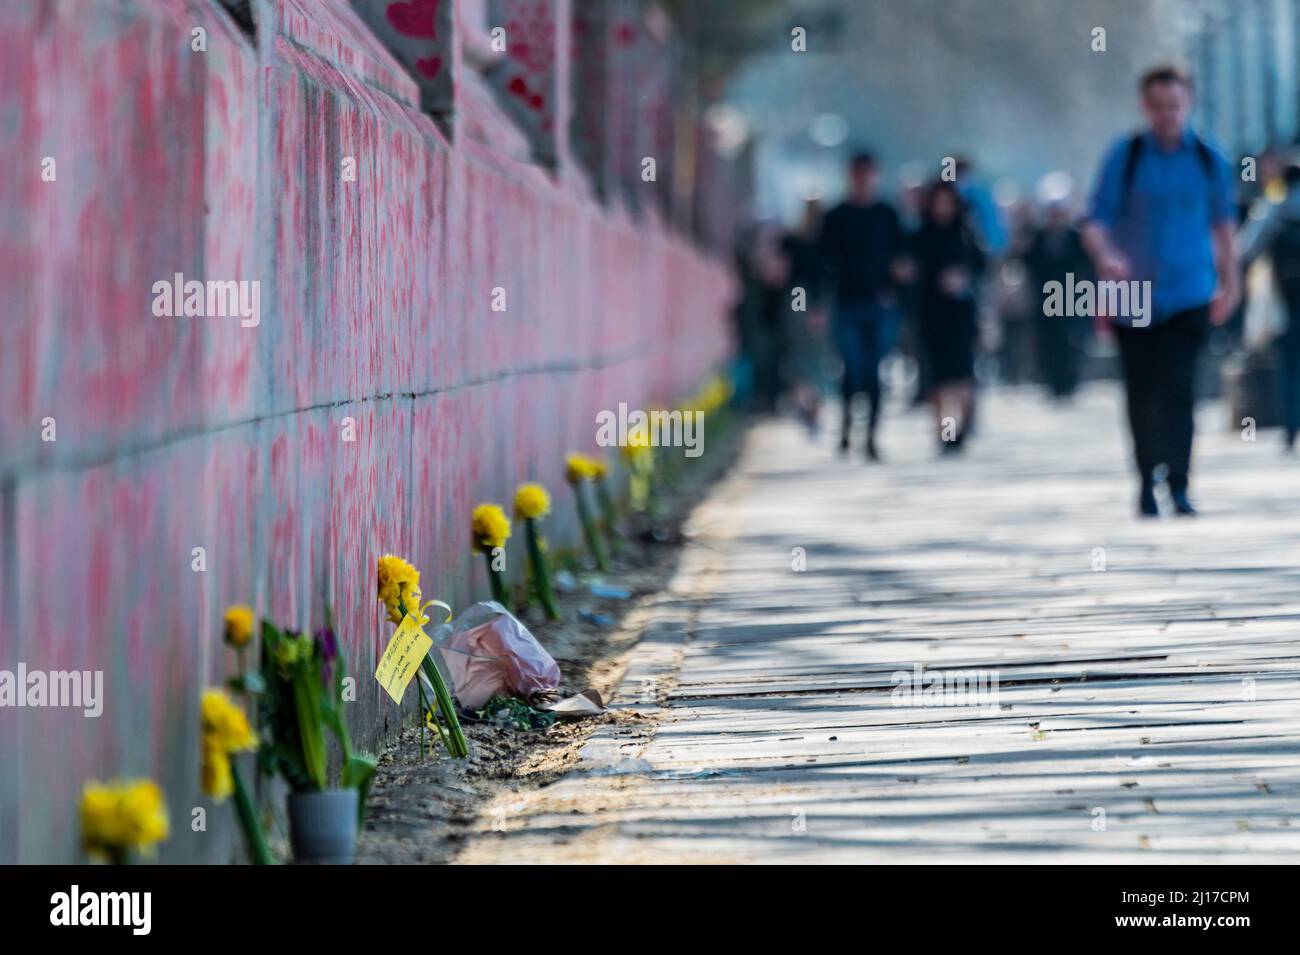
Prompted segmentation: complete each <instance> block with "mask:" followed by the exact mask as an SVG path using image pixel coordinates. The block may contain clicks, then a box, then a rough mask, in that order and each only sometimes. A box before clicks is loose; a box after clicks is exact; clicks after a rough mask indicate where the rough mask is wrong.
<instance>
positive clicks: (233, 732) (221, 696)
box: [200, 690, 257, 753]
mask: <svg viewBox="0 0 1300 955" xmlns="http://www.w3.org/2000/svg"><path fill="white" fill-rule="evenodd" d="M200 711H201V716H200V720H201V725H202V727H203V738H204V740H205V741H211V742H212V743H213V744H214V745H215V746H216V747H217V748H218V749H220V750H222V751H223V752H226V753H242V752H246V751H247V750H250V749H253V748H254V747H255V746H257V735H256V734H255V733H254V732H253V728H252V727H251V726H249V725H248V717H247V716H245V715H244V711H243V710H242V709H240V708H239V704H238V703H236V702H235V701H234V700H232V699H231V698H230V697H229V696H228V695H227V694H226V691H225V690H205V691H204V693H203V700H202V703H201V704H200Z"/></svg>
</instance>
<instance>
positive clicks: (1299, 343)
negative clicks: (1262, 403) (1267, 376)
mask: <svg viewBox="0 0 1300 955" xmlns="http://www.w3.org/2000/svg"><path fill="white" fill-rule="evenodd" d="M1283 182H1284V184H1285V193H1284V195H1282V196H1280V197H1279V201H1277V202H1267V201H1266V202H1261V203H1259V204H1257V206H1256V207H1255V209H1254V210H1253V211H1252V214H1251V217H1250V219H1248V220H1247V222H1246V224H1245V226H1244V227H1243V228H1242V230H1241V233H1240V235H1239V239H1240V243H1241V258H1242V262H1243V264H1245V265H1249V264H1251V263H1253V262H1254V260H1255V259H1257V258H1259V257H1261V256H1264V255H1267V256H1268V257H1269V259H1270V260H1271V266H1272V272H1273V280H1274V282H1275V283H1276V288H1277V291H1278V294H1279V295H1280V296H1281V298H1282V303H1283V306H1284V308H1285V312H1286V325H1285V327H1284V328H1283V330H1282V331H1281V334H1279V335H1277V336H1276V337H1275V338H1274V343H1275V345H1276V347H1277V350H1278V358H1279V365H1280V374H1279V378H1280V381H1279V399H1280V402H1281V411H1282V426H1283V428H1284V433H1285V447H1286V450H1287V451H1293V450H1294V449H1295V442H1296V435H1297V433H1300V165H1291V166H1288V167H1286V171H1285V173H1284V175H1283Z"/></svg>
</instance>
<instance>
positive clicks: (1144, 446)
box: [1083, 66, 1240, 516]
mask: <svg viewBox="0 0 1300 955" xmlns="http://www.w3.org/2000/svg"><path fill="white" fill-rule="evenodd" d="M1139 93H1140V97H1141V105H1142V113H1143V115H1144V117H1145V118H1146V122H1147V127H1146V129H1144V130H1143V131H1141V132H1140V133H1138V134H1137V135H1134V136H1126V137H1124V138H1122V139H1121V140H1119V141H1118V142H1117V143H1115V144H1114V145H1113V146H1112V147H1111V148H1110V150H1109V152H1108V153H1107V154H1106V158H1105V160H1104V162H1103V164H1102V167H1101V171H1100V174H1099V176H1098V179H1097V185H1096V189H1095V192H1094V194H1093V198H1092V206H1091V209H1090V211H1089V213H1088V217H1087V220H1086V222H1085V224H1084V228H1083V238H1084V244H1085V247H1086V248H1087V249H1088V252H1089V255H1090V256H1091V258H1092V260H1093V263H1094V264H1095V266H1096V269H1097V272H1098V275H1099V278H1100V279H1101V280H1102V282H1103V283H1106V282H1123V283H1129V284H1128V285H1127V286H1126V288H1128V289H1129V290H1130V291H1129V294H1128V295H1127V296H1126V298H1127V299H1128V301H1130V302H1134V301H1138V300H1140V299H1139V298H1137V296H1140V295H1141V287H1135V286H1136V284H1137V283H1149V284H1146V285H1145V286H1144V287H1145V289H1147V290H1149V291H1150V295H1149V296H1148V297H1147V298H1146V299H1145V301H1146V306H1145V309H1146V311H1145V314H1144V315H1142V316H1138V315H1137V314H1136V313H1135V312H1134V310H1133V309H1130V314H1127V315H1112V316H1109V318H1110V322H1111V324H1112V326H1113V327H1114V330H1115V338H1116V342H1117V344H1118V345H1119V352H1120V363H1121V366H1122V367H1123V372H1124V384H1125V390H1126V394H1127V404H1128V420H1129V429H1130V431H1131V432H1132V435H1133V456H1134V460H1135V462H1136V465H1137V471H1138V479H1139V485H1140V488H1139V493H1138V513H1139V514H1141V515H1143V516H1155V515H1157V514H1158V513H1159V509H1158V506H1157V503H1156V497H1155V486H1156V469H1157V468H1158V467H1159V466H1160V465H1162V464H1163V465H1165V466H1166V467H1167V469H1168V470H1167V473H1166V480H1167V482H1168V488H1169V493H1170V497H1171V499H1172V501H1173V505H1174V510H1175V512H1176V513H1177V514H1181V515H1192V514H1195V513H1196V510H1195V508H1194V507H1193V506H1192V503H1191V500H1190V498H1189V497H1188V478H1189V471H1190V465H1191V455H1192V435H1193V411H1194V406H1195V391H1194V385H1195V378H1196V359H1197V353H1198V352H1199V350H1200V348H1201V345H1202V343H1203V342H1204V340H1205V337H1206V334H1207V331H1208V329H1207V321H1208V322H1210V323H1213V324H1215V325H1219V324H1222V323H1223V322H1224V321H1226V320H1227V319H1228V318H1229V317H1230V316H1231V314H1232V312H1233V310H1234V309H1235V308H1236V304H1237V301H1238V299H1239V298H1240V275H1239V274H1238V269H1237V256H1236V252H1235V250H1234V245H1233V232H1234V208H1233V196H1232V184H1231V183H1232V175H1231V172H1230V169H1229V166H1228V163H1227V161H1226V160H1225V159H1224V157H1223V155H1222V154H1221V153H1220V152H1219V151H1218V150H1216V149H1215V148H1214V147H1213V146H1211V145H1209V144H1208V143H1206V142H1205V141H1204V140H1203V139H1202V138H1201V137H1199V136H1198V135H1197V134H1196V133H1195V132H1193V131H1192V130H1191V129H1190V128H1189V127H1188V123H1187V121H1188V116H1189V114H1190V112H1191V106H1192V83H1191V79H1190V78H1189V77H1188V76H1187V74H1186V73H1184V72H1182V71H1181V70H1179V69H1178V68H1176V67H1172V66H1160V67H1156V68H1155V69H1152V70H1149V71H1147V72H1146V73H1145V74H1143V76H1142V78H1141V81H1140V82H1139ZM1098 298H1100V296H1098ZM1135 319H1136V321H1135Z"/></svg>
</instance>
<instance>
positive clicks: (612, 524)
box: [596, 477, 623, 557]
mask: <svg viewBox="0 0 1300 955" xmlns="http://www.w3.org/2000/svg"><path fill="white" fill-rule="evenodd" d="M596 499H597V500H598V501H599V502H600V511H601V515H602V516H603V518H604V521H605V537H606V539H607V540H608V541H609V549H610V552H611V553H612V554H613V555H614V556H615V557H617V556H618V555H619V553H620V552H621V551H622V549H623V535H622V534H620V533H619V532H618V508H617V507H615V506H614V496H613V495H612V494H610V493H609V484H608V483H607V482H606V480H605V479H604V478H603V477H602V478H599V479H598V480H597V481H596Z"/></svg>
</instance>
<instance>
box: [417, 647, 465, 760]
mask: <svg viewBox="0 0 1300 955" xmlns="http://www.w3.org/2000/svg"><path fill="white" fill-rule="evenodd" d="M420 668H421V669H423V670H424V675H425V676H427V677H428V678H429V683H430V684H432V686H433V695H434V699H435V700H436V701H437V703H438V712H437V713H435V714H434V720H433V722H434V725H435V726H437V727H438V728H439V730H442V728H443V722H444V721H445V722H446V733H445V734H444V735H443V738H442V742H443V745H444V746H446V747H447V752H448V753H450V754H451V755H452V757H453V758H455V759H462V758H464V757H466V756H468V755H469V743H468V742H467V741H466V740H465V731H464V730H463V729H461V727H460V717H458V716H457V715H456V704H455V703H454V702H453V701H452V698H451V692H450V691H449V690H448V689H447V684H446V682H444V681H443V679H442V671H441V670H439V669H438V664H436V663H434V661H433V654H432V651H430V652H429V653H426V654H425V655H424V659H423V660H422V661H420ZM421 689H423V687H421Z"/></svg>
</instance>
